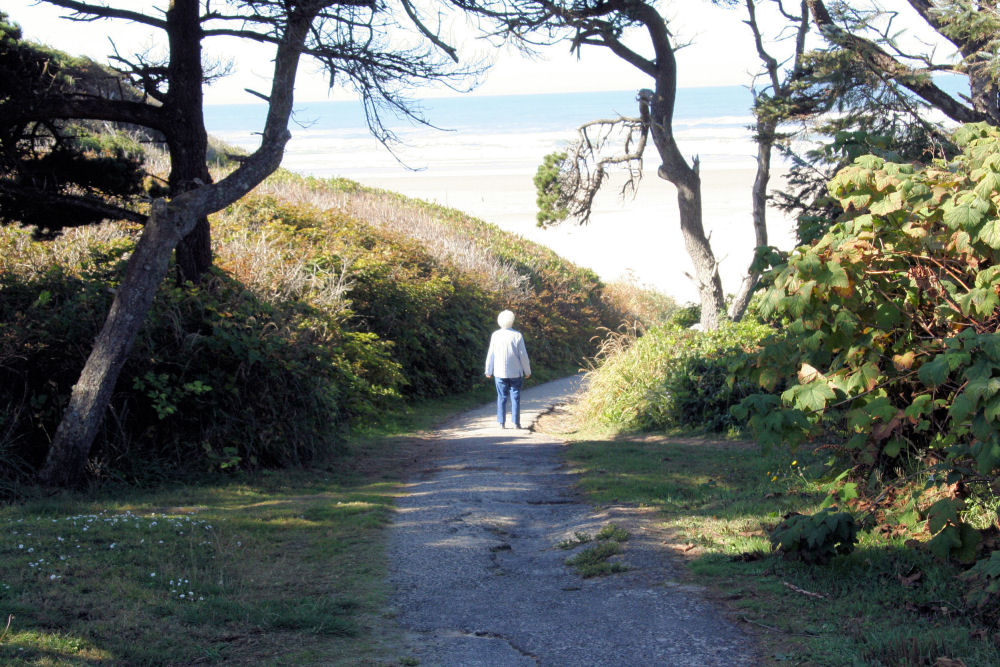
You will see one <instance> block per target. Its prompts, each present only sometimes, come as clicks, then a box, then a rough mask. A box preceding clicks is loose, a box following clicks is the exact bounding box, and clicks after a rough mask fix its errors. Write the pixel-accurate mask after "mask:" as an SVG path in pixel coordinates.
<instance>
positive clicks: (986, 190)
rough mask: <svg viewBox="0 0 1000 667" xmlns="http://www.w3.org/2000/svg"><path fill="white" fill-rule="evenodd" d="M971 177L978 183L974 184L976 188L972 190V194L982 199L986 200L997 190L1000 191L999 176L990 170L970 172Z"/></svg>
mask: <svg viewBox="0 0 1000 667" xmlns="http://www.w3.org/2000/svg"><path fill="white" fill-rule="evenodd" d="M977 172H978V173H977ZM972 177H973V178H978V179H979V182H978V183H976V187H974V188H973V192H975V193H976V195H978V196H979V197H981V198H983V199H986V198H987V197H989V196H990V195H991V194H993V193H994V192H996V191H997V190H1000V174H998V173H997V172H995V171H993V170H992V169H984V170H978V169H977V170H976V171H973V172H972Z"/></svg>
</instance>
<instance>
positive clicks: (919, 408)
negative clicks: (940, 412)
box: [904, 394, 934, 419]
mask: <svg viewBox="0 0 1000 667" xmlns="http://www.w3.org/2000/svg"><path fill="white" fill-rule="evenodd" d="M933 408H934V406H933V404H932V402H931V395H930V394H920V395H919V396H917V397H916V398H914V399H913V402H912V403H910V405H909V407H908V408H906V412H905V413H904V414H905V415H906V416H907V417H909V418H910V419H916V418H917V417H919V416H920V415H922V414H925V413H926V412H929V411H930V410H933Z"/></svg>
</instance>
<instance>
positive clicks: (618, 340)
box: [583, 321, 771, 431]
mask: <svg viewBox="0 0 1000 667" xmlns="http://www.w3.org/2000/svg"><path fill="white" fill-rule="evenodd" d="M770 331H771V330H770V329H769V328H768V327H765V326H763V325H761V324H759V323H756V322H752V321H743V322H739V323H727V324H724V325H723V326H722V327H720V328H719V329H718V330H716V331H710V332H700V331H697V330H694V329H682V328H680V327H677V326H676V325H672V324H671V325H664V326H660V327H655V328H653V329H650V330H649V331H647V332H646V333H645V334H644V335H642V336H638V335H636V333H635V332H626V333H611V334H610V335H609V336H608V337H607V338H606V339H605V341H604V348H603V350H602V353H601V354H600V355H599V356H598V358H597V362H596V366H595V367H594V368H593V369H592V370H591V371H590V373H589V374H588V383H587V390H586V393H585V394H584V397H583V406H584V411H585V414H586V415H587V416H588V417H589V418H590V419H593V420H596V421H597V422H599V423H602V424H605V425H608V426H614V427H616V428H620V429H640V430H642V429H647V430H648V429H662V428H677V427H683V428H695V429H701V430H708V431H726V430H729V429H733V428H739V427H740V423H739V422H738V421H737V420H736V419H735V418H734V417H733V416H732V415H731V414H730V408H731V407H732V406H733V405H735V404H736V403H738V402H739V401H740V400H741V399H742V398H743V397H744V396H746V395H747V394H748V393H749V392H750V391H752V389H753V387H752V385H751V384H750V383H749V382H747V381H745V380H741V381H734V380H733V379H732V378H731V376H732V374H733V368H734V367H736V366H738V365H739V364H740V363H743V361H744V359H745V358H746V356H747V355H748V354H749V353H750V352H752V351H753V350H755V348H756V345H757V343H758V341H759V340H761V339H762V338H763V337H764V336H765V335H767V334H768V333H770Z"/></svg>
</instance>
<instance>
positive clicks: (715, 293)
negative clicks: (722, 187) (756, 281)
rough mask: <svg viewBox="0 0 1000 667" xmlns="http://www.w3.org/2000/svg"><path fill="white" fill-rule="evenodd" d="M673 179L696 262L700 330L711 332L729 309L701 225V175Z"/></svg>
mask: <svg viewBox="0 0 1000 667" xmlns="http://www.w3.org/2000/svg"><path fill="white" fill-rule="evenodd" d="M663 177H664V175H662V174H661V178H663ZM671 180H672V182H673V184H674V185H675V186H677V208H678V209H679V211H680V223H681V234H682V235H683V236H684V247H685V248H686V249H687V254H688V257H690V258H691V263H692V264H693V265H694V281H695V286H696V287H697V288H698V296H699V300H700V302H701V321H700V324H701V330H702V331H712V330H714V329H718V328H719V324H720V316H721V315H722V314H723V313H725V312H726V300H725V296H724V295H723V292H722V279H721V278H720V277H719V263H718V262H716V261H715V254H714V253H713V252H712V246H711V244H710V243H709V242H708V237H707V236H706V235H705V227H704V225H703V224H702V213H701V177H700V176H698V173H697V172H696V171H693V170H692V172H691V174H690V175H689V176H688V177H686V178H684V179H671Z"/></svg>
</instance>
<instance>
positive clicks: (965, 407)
mask: <svg viewBox="0 0 1000 667" xmlns="http://www.w3.org/2000/svg"><path fill="white" fill-rule="evenodd" d="M975 411H976V399H975V398H973V397H972V396H970V395H969V392H967V391H963V392H962V393H961V394H959V395H958V396H956V397H955V401H954V402H953V403H952V404H951V409H950V410H949V411H948V412H949V414H950V415H951V418H952V419H954V420H955V421H956V422H964V421H965V420H967V419H968V418H969V417H970V416H971V415H972V414H973V413H974V412H975Z"/></svg>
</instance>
